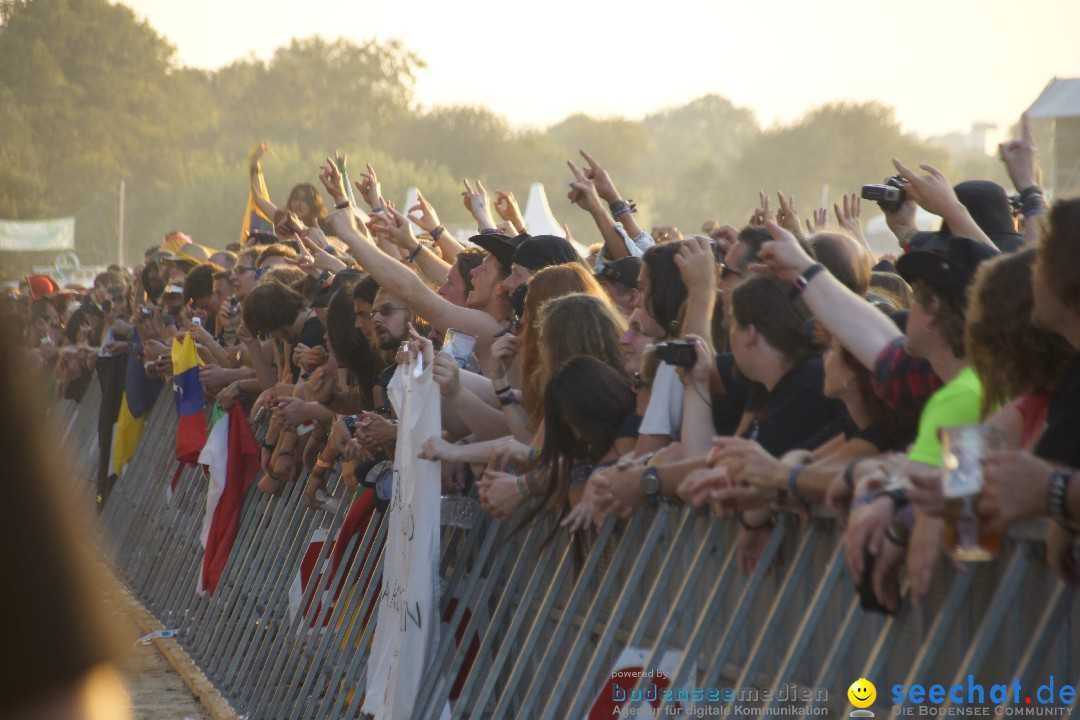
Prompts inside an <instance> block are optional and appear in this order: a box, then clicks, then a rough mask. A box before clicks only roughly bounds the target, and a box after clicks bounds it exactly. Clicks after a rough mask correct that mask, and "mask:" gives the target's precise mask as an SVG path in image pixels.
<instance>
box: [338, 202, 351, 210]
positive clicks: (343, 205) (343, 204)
mask: <svg viewBox="0 0 1080 720" xmlns="http://www.w3.org/2000/svg"><path fill="white" fill-rule="evenodd" d="M350 205H352V203H350V202H349V201H348V200H342V201H341V202H339V203H338V204H337V205H335V206H334V207H335V208H337V209H338V210H344V209H345V208H347V207H349V206H350Z"/></svg>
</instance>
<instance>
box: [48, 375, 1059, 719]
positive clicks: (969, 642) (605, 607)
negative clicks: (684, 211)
mask: <svg viewBox="0 0 1080 720" xmlns="http://www.w3.org/2000/svg"><path fill="white" fill-rule="evenodd" d="M95 418H96V404H95V402H94V396H92V395H91V394H89V393H88V396H87V398H86V399H84V401H83V403H82V404H80V405H79V406H77V407H75V408H70V407H68V408H66V409H62V408H58V409H56V411H55V412H54V413H53V420H54V422H59V423H60V424H66V427H65V429H64V437H65V439H66V441H67V443H68V447H69V448H71V449H72V451H73V452H74V453H75V455H76V458H77V459H78V462H77V466H76V473H75V474H76V477H78V476H79V475H80V473H81V474H82V477H83V478H84V480H85V481H86V482H92V477H93V467H94V464H93V463H94V460H95V458H94V456H95V454H96V452H97V450H96V448H97V445H96V441H95V439H94V438H93V437H92V436H93V435H94V431H95ZM174 430H175V416H174V411H173V408H172V401H171V398H170V397H169V396H168V394H167V393H163V395H162V397H161V398H160V399H159V401H158V403H157V405H155V407H154V409H153V410H152V412H151V414H150V416H149V419H148V422H147V425H146V430H145V433H144V436H143V439H142V442H141V444H140V447H139V450H138V453H137V454H136V456H135V458H134V459H133V460H132V464H131V466H130V467H129V468H128V469H127V470H126V471H125V473H124V475H123V476H122V477H121V479H120V481H119V482H118V483H117V484H116V487H115V489H114V490H113V494H112V496H111V498H110V500H109V502H108V504H107V506H106V508H105V510H104V512H103V513H102V516H101V518H100V523H101V528H102V535H103V542H104V543H105V546H106V547H107V548H109V549H108V550H107V553H108V555H109V557H110V559H111V562H112V565H113V567H114V569H115V572H116V573H117V574H118V576H119V577H120V578H121V579H122V581H123V582H124V583H125V584H126V585H127V586H128V588H129V589H130V590H131V591H132V593H133V594H134V595H135V596H136V597H138V598H139V599H140V600H141V602H142V603H143V604H144V605H145V606H146V608H147V609H149V610H150V611H151V612H152V613H153V614H154V615H155V616H156V617H157V618H158V619H159V620H160V621H161V622H162V623H163V624H164V625H165V627H167V628H176V629H177V630H178V641H179V642H180V643H181V644H182V645H183V647H184V648H185V649H186V650H187V652H188V653H189V654H190V655H191V656H192V658H193V659H194V660H195V661H196V663H197V664H198V665H199V666H200V667H201V669H202V670H203V671H204V672H205V674H206V676H207V677H208V678H209V679H210V680H211V682H213V684H214V685H215V686H216V687H217V688H218V690H219V691H220V692H221V694H222V695H223V696H224V697H225V698H226V699H227V700H228V701H229V702H230V703H231V704H232V706H233V707H234V709H235V710H236V711H237V713H238V714H240V715H241V717H247V718H253V719H254V718H259V719H263V718H274V719H278V718H280V719H282V720H284V719H289V720H292V719H299V718H345V717H349V718H351V717H359V716H360V706H361V703H362V700H363V694H364V690H365V682H366V670H367V662H368V657H369V650H370V646H371V641H372V638H373V633H374V624H375V623H374V621H373V618H374V617H375V615H374V613H373V612H372V608H373V607H374V604H375V601H376V598H377V596H378V593H379V587H380V584H379V578H380V577H381V572H382V562H383V558H382V554H381V552H380V551H381V546H382V539H383V537H384V536H385V530H386V528H385V523H383V522H382V521H381V518H380V517H378V516H377V515H376V517H375V519H373V520H372V522H371V523H370V524H369V525H368V526H367V527H366V529H365V530H364V531H363V532H362V533H361V534H359V536H354V537H352V538H347V539H345V540H344V541H345V542H346V543H347V551H346V552H345V554H344V557H345V560H344V561H343V562H342V563H341V564H340V566H339V567H338V568H337V569H336V571H335V572H331V566H330V563H329V561H328V558H329V556H330V545H331V544H330V543H329V542H323V543H322V544H321V545H320V544H319V543H318V541H319V539H320V538H333V537H334V535H335V533H336V532H337V531H338V530H339V529H340V528H341V526H342V523H343V521H344V519H345V516H346V514H347V512H348V509H349V507H348V506H349V503H347V502H342V503H341V506H340V508H339V509H338V511H337V512H334V513H329V512H325V511H314V510H310V509H308V508H306V507H305V506H304V504H303V487H304V478H303V477H302V478H301V480H300V481H299V482H297V483H296V484H289V485H288V486H287V487H286V488H285V490H284V491H283V492H282V494H281V495H280V496H276V497H271V496H268V495H265V494H263V493H261V492H259V491H258V490H257V489H256V488H255V486H254V484H253V486H252V489H251V492H249V494H248V496H247V498H246V500H245V503H244V508H243V515H242V523H241V526H240V530H239V535H238V537H237V540H236V543H235V545H234V547H233V551H232V554H231V556H230V558H229V561H228V564H227V566H226V568H225V571H224V575H223V577H222V579H221V582H220V584H219V586H218V588H217V591H216V593H215V594H214V595H213V596H209V595H206V596H200V595H198V594H196V584H197V578H198V575H199V569H200V562H201V557H202V551H201V547H200V545H199V537H198V536H199V531H200V528H201V524H202V517H203V512H204V508H205V500H206V486H207V483H206V481H205V479H204V477H203V474H202V470H201V469H199V468H189V469H187V470H185V471H183V472H182V473H181V474H180V476H179V479H178V482H177V483H176V488H175V492H174V493H173V495H172V498H171V499H169V498H167V496H166V488H167V487H168V486H169V484H170V481H171V480H172V479H173V476H174V472H175V469H176V461H175V460H174V459H173V439H174ZM330 492H331V493H332V494H333V495H334V496H336V497H338V498H342V497H344V496H345V495H346V491H345V489H344V488H343V487H342V486H340V484H339V482H338V478H337V476H336V471H334V473H333V474H332V475H331V482H330ZM516 525H517V524H516V523H515V521H508V522H500V521H497V520H491V519H488V518H482V519H481V520H480V521H479V522H478V523H477V525H476V526H475V527H473V528H471V529H470V530H462V529H451V528H444V530H443V554H442V557H441V561H440V577H441V579H442V593H441V600H440V608H439V610H440V613H441V617H442V619H443V624H442V627H441V633H440V640H439V642H438V644H437V646H436V647H435V648H434V649H433V651H432V653H431V658H430V669H429V671H428V672H427V673H426V674H425V675H424V677H423V679H422V682H421V688H420V694H419V697H418V701H417V704H416V709H415V713H414V717H415V718H438V717H440V716H441V715H442V714H443V713H444V712H448V714H449V716H450V717H453V718H511V717H513V718H583V717H597V716H599V713H600V712H607V716H611V710H610V709H606V710H605V708H611V707H614V705H617V704H618V702H617V701H618V700H619V699H620V695H619V694H620V693H627V694H630V693H633V692H634V691H635V688H636V690H637V691H640V690H641V687H640V686H639V685H638V683H639V682H640V681H639V680H637V679H636V676H637V675H640V674H641V673H640V671H633V670H629V668H632V667H633V668H640V669H645V670H655V669H660V670H663V675H664V677H663V678H660V679H657V680H656V682H657V684H658V685H662V686H666V687H669V688H671V689H672V690H673V692H672V693H671V697H672V698H673V699H672V700H670V701H669V702H666V703H665V702H664V701H663V698H662V697H661V698H658V700H657V701H656V702H655V703H654V707H656V708H658V709H659V710H660V712H665V711H666V709H667V708H668V707H669V706H673V705H675V704H677V705H678V706H679V710H678V712H681V713H683V714H691V713H693V712H694V711H697V712H698V713H699V714H706V712H707V711H709V710H715V711H726V712H727V713H735V714H744V713H743V712H742V710H743V709H744V708H759V709H756V710H753V711H752V712H754V713H760V712H763V710H760V708H767V709H780V708H781V706H784V707H785V708H786V707H788V706H792V705H795V706H797V707H798V708H799V712H800V713H802V714H809V715H822V714H829V713H834V712H837V713H841V712H845V710H846V709H847V708H848V701H847V695H846V691H847V688H848V686H849V685H850V684H851V683H852V682H853V681H854V680H856V679H857V678H860V677H866V678H869V679H871V680H872V681H873V682H875V683H876V684H877V687H878V701H877V704H876V706H875V707H888V706H889V703H890V699H891V690H890V688H891V687H892V686H893V685H894V684H903V685H904V686H905V687H910V686H911V685H913V684H916V683H920V684H923V685H930V684H934V683H938V684H942V685H946V687H948V686H949V684H952V683H964V682H966V679H967V677H968V675H972V676H974V677H975V678H976V680H977V682H979V683H981V684H983V685H984V686H985V687H987V688H989V687H990V686H991V685H992V684H1008V683H1011V682H1012V681H1013V680H1014V679H1016V680H1019V682H1020V683H1021V686H1022V687H1024V688H1031V687H1033V686H1035V685H1038V684H1042V683H1044V682H1045V681H1046V679H1047V678H1048V677H1049V676H1051V675H1052V676H1053V677H1054V678H1055V682H1056V684H1057V685H1058V686H1061V685H1062V684H1072V685H1074V686H1075V685H1076V684H1077V681H1078V680H1080V658H1078V651H1080V613H1078V607H1077V598H1076V592H1075V589H1073V588H1069V587H1066V586H1065V585H1063V584H1062V583H1061V582H1060V581H1059V580H1058V579H1057V578H1056V577H1055V576H1054V575H1053V574H1052V573H1051V572H1050V571H1049V569H1048V567H1047V565H1046V563H1045V549H1044V546H1043V544H1042V542H1041V539H1040V537H1041V533H1040V532H1037V530H1038V528H1036V529H1035V530H1036V531H1030V530H1029V531H1027V532H1026V533H1024V532H1021V533H1019V534H1014V535H1012V536H1010V537H1009V538H1008V539H1006V541H1005V544H1004V548H1003V551H1002V553H1001V555H1000V557H999V558H998V559H997V560H996V561H994V562H989V563H983V564H976V565H970V566H968V567H969V570H968V572H957V571H955V570H954V569H953V568H951V567H948V564H947V563H944V562H943V563H942V566H941V567H939V569H938V573H937V575H936V576H935V579H934V583H933V588H932V591H931V592H930V594H929V596H928V597H927V598H926V599H925V600H924V601H923V602H922V603H921V604H920V605H919V606H913V605H912V604H911V603H910V602H909V601H905V603H904V606H903V610H902V611H901V612H900V613H899V614H897V615H895V616H884V615H880V614H876V613H868V612H864V611H863V610H862V609H861V608H860V605H859V600H858V598H857V597H856V595H855V594H854V592H853V590H852V588H851V581H850V578H849V576H848V574H847V572H846V570H845V569H844V559H843V551H842V548H841V546H840V543H839V539H840V532H841V531H840V528H839V527H838V525H837V524H836V523H835V522H833V521H832V520H830V519H828V518H821V517H815V518H812V519H811V520H810V521H809V523H808V524H806V525H804V526H800V525H799V523H798V522H797V521H796V520H795V519H794V518H791V517H783V518H781V521H780V522H778V523H777V526H776V528H775V529H774V530H773V532H772V534H771V536H770V537H769V539H768V542H767V544H766V546H765V548H764V550H763V553H762V557H761V560H760V562H759V563H758V565H757V568H756V570H755V571H754V572H753V574H752V575H751V576H750V577H749V578H743V577H740V576H739V574H738V573H737V572H736V569H735V566H736V562H735V537H736V534H737V527H735V526H734V525H733V524H732V523H730V522H722V521H717V520H715V519H712V518H710V517H707V516H706V515H704V514H703V513H699V512H693V511H690V510H688V509H683V508H676V507H663V506H662V507H660V508H658V509H656V510H653V511H648V512H645V511H642V512H638V513H637V514H635V515H634V516H633V517H631V518H630V519H629V520H627V521H619V522H616V521H609V522H608V524H607V525H605V527H604V528H603V529H602V531H600V532H599V533H596V534H595V535H593V536H590V537H587V538H585V537H582V538H578V539H577V540H575V541H573V542H571V541H570V540H568V538H567V537H566V534H565V532H561V531H560V532H556V531H555V530H556V527H555V524H554V521H553V519H552V518H550V517H546V514H545V515H544V516H541V518H540V519H538V520H536V521H535V522H532V523H531V524H528V525H527V526H525V527H521V528H518V527H517V526H516ZM313 540H314V541H315V542H314V543H313ZM575 543H578V544H575ZM305 572H306V573H307V574H308V576H309V581H308V582H307V584H306V586H304V587H303V592H302V594H299V593H297V592H296V591H295V585H296V582H297V579H298V577H300V576H302V575H303V574H304V573H305ZM331 575H332V577H331ZM290 588H294V593H293V604H292V607H293V612H290V600H289V590H290ZM298 599H299V601H298ZM369 613H370V618H369ZM369 619H370V620H371V621H369ZM728 688H730V689H733V694H727V695H725V694H724V691H725V690H726V689H728ZM694 689H701V690H704V691H705V692H703V693H700V694H699V696H703V697H704V698H705V700H701V701H699V702H696V703H695V702H694V699H695V695H694V694H693V690H694ZM709 691H713V697H717V696H719V697H720V698H721V699H720V700H719V701H715V702H709V701H708V700H707V699H708V697H709ZM448 700H452V703H451V704H450V705H448ZM1010 701H1011V698H1010ZM1020 702H1021V704H1023V700H1021V701H1020ZM613 703H614V705H613ZM721 706H726V707H721ZM1072 707H1073V709H1075V707H1076V703H1075V702H1074V703H1073V706H1072ZM670 710H671V712H672V713H675V712H676V709H675V708H674V707H670ZM767 711H768V710H765V712H767ZM590 712H591V713H593V714H591V715H590Z"/></svg>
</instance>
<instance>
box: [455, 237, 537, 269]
mask: <svg viewBox="0 0 1080 720" xmlns="http://www.w3.org/2000/svg"><path fill="white" fill-rule="evenodd" d="M528 237H529V235H528V233H521V234H520V235H515V236H514V237H510V236H509V235H503V234H502V233H483V234H481V235H473V236H472V237H471V238H469V242H471V243H472V244H473V245H476V246H478V247H481V248H483V249H484V250H487V251H488V252H489V253H491V254H492V255H494V256H495V259H496V260H498V261H499V264H500V265H502V266H503V267H504V268H505V269H506V270H507V271H509V270H510V265H511V263H513V262H514V251H516V250H517V249H518V246H520V245H521V243H523V242H524V241H525V240H527V239H528Z"/></svg>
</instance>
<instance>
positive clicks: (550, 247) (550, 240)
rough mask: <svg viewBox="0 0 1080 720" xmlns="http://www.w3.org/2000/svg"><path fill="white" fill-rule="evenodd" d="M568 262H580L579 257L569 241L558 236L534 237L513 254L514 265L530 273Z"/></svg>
mask: <svg viewBox="0 0 1080 720" xmlns="http://www.w3.org/2000/svg"><path fill="white" fill-rule="evenodd" d="M570 262H581V256H580V255H578V254H577V250H575V249H574V246H573V245H571V244H570V241H568V240H567V239H566V238H562V237H559V236H558V235H534V236H533V237H531V238H529V239H528V240H526V241H525V242H523V243H521V245H519V246H518V249H517V251H516V252H515V253H514V264H516V265H520V266H521V267H523V268H525V269H526V270H531V271H532V272H537V271H538V270H543V269H544V268H546V267H551V266H552V265H564V264H566V263H570Z"/></svg>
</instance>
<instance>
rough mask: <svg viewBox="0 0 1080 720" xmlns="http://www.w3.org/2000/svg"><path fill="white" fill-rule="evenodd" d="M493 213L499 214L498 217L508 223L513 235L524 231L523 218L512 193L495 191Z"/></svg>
mask: <svg viewBox="0 0 1080 720" xmlns="http://www.w3.org/2000/svg"><path fill="white" fill-rule="evenodd" d="M495 211H496V212H497V213H499V217H501V218H502V219H503V220H505V221H506V222H508V223H510V225H511V226H512V227H513V228H514V232H515V233H523V232H525V231H526V227H525V218H524V217H522V215H521V208H520V207H518V202H517V198H515V197H514V193H512V192H510V191H508V190H496V191H495Z"/></svg>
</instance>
